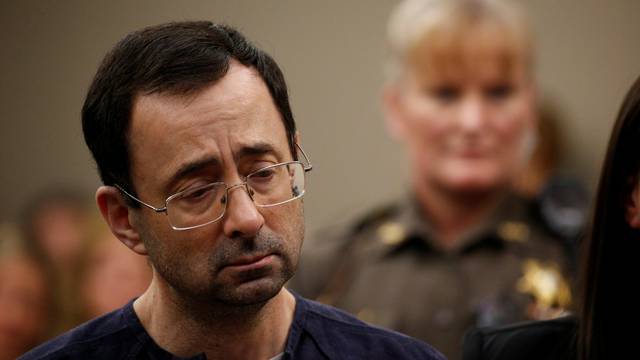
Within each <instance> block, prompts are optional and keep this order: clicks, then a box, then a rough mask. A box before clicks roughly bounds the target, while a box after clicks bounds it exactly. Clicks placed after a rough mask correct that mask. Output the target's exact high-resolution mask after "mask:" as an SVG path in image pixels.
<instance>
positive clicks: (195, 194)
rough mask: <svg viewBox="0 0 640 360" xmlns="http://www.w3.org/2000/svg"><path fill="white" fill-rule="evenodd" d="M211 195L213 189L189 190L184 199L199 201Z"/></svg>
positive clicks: (183, 196)
mask: <svg viewBox="0 0 640 360" xmlns="http://www.w3.org/2000/svg"><path fill="white" fill-rule="evenodd" d="M211 193H212V189H211V188H203V189H194V190H187V191H186V192H185V193H184V194H183V195H182V198H183V199H185V200H189V201H199V200H203V199H205V198H206V197H207V196H209V195H211Z"/></svg>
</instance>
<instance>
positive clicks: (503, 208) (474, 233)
mask: <svg viewBox="0 0 640 360" xmlns="http://www.w3.org/2000/svg"><path fill="white" fill-rule="evenodd" d="M397 209H398V210H397V211H396V212H395V213H394V215H392V216H390V217H389V218H388V219H386V220H385V221H382V222H380V223H379V224H377V229H376V230H375V237H376V241H375V242H374V243H375V245H374V244H372V246H374V247H376V248H378V251H380V252H382V253H385V254H388V253H390V252H394V251H401V249H402V248H403V247H407V246H410V245H412V243H413V245H417V246H422V247H425V248H426V249H429V250H432V251H438V252H445V253H462V252H467V251H472V250H473V249H476V248H479V247H484V246H494V247H495V246H504V245H505V243H518V242H525V241H527V240H528V237H529V235H530V234H529V233H530V231H529V227H528V225H527V222H526V217H527V213H528V202H527V201H526V200H524V199H522V198H521V197H519V196H517V195H515V194H513V193H508V194H507V195H505V196H504V197H503V199H502V200H501V201H500V203H499V205H498V206H497V207H496V209H495V211H494V212H493V213H492V214H491V215H490V216H489V218H488V219H487V221H485V222H483V223H481V224H480V225H479V226H476V227H474V228H472V229H469V231H467V232H466V233H465V234H463V235H462V237H461V238H460V240H459V241H458V243H457V246H456V247H455V248H453V249H444V248H443V247H442V246H441V245H440V244H439V243H438V242H437V240H436V238H435V236H434V232H433V228H432V226H431V224H430V223H429V220H428V219H425V217H424V216H423V212H422V209H421V208H420V204H419V203H418V200H417V198H416V197H415V195H414V194H413V193H412V194H409V195H407V196H405V197H404V198H403V199H402V200H401V201H400V202H399V203H398V207H397Z"/></svg>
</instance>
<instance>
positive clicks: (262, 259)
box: [224, 254, 275, 271]
mask: <svg viewBox="0 0 640 360" xmlns="http://www.w3.org/2000/svg"><path fill="white" fill-rule="evenodd" d="M274 259H275V255H274V254H266V255H258V256H244V257H240V258H238V259H236V260H234V261H233V262H231V263H229V264H227V265H225V266H224V267H225V268H228V269H230V270H233V271H249V270H255V269H259V268H261V267H265V266H268V265H271V264H272V263H273V261H274Z"/></svg>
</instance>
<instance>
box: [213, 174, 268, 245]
mask: <svg viewBox="0 0 640 360" xmlns="http://www.w3.org/2000/svg"><path fill="white" fill-rule="evenodd" d="M243 190H244V191H243ZM247 191H249V189H248V188H247V186H246V185H245V184H238V185H235V186H231V187H229V189H228V190H227V199H226V201H227V204H226V206H227V209H226V211H225V215H224V218H223V219H222V221H223V231H224V234H225V236H227V237H228V238H237V237H253V236H255V235H256V234H257V233H258V231H260V228H262V226H263V225H264V217H263V216H262V214H261V213H260V211H258V208H257V207H256V205H255V204H254V202H253V200H252V199H251V197H250V196H249V193H248V192H247Z"/></svg>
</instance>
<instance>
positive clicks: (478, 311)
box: [290, 196, 571, 359]
mask: <svg viewBox="0 0 640 360" xmlns="http://www.w3.org/2000/svg"><path fill="white" fill-rule="evenodd" d="M531 209H532V208H531V207H530V204H529V203H528V202H526V201H524V200H522V199H520V198H517V197H515V196H507V197H505V198H504V199H503V201H502V202H501V204H500V205H499V206H498V209H497V210H496V211H495V213H494V214H493V215H492V216H491V217H490V218H489V219H488V220H487V221H486V222H484V223H483V224H481V226H479V227H478V228H475V229H472V230H470V231H469V232H468V233H467V234H465V235H464V236H463V237H462V238H461V239H460V240H459V241H458V242H457V245H456V247H455V248H453V249H444V248H443V247H441V246H440V244H439V243H438V242H437V241H435V240H434V237H433V235H432V231H431V229H430V226H429V224H428V223H426V222H425V221H424V220H423V219H424V217H423V216H422V214H421V212H420V210H419V206H418V204H417V202H416V201H415V200H414V199H412V198H411V197H407V198H405V199H403V200H401V201H400V202H398V203H396V204H394V205H391V206H388V207H384V208H382V209H378V210H374V211H372V212H371V213H370V214H368V215H367V216H365V217H364V219H362V220H358V221H356V222H355V223H353V224H349V225H347V226H346V227H338V228H335V229H329V230H328V231H325V232H322V233H320V235H319V236H318V237H315V238H313V239H311V241H310V242H308V243H305V248H304V249H303V255H302V258H301V261H300V268H299V269H298V272H297V274H296V276H295V277H294V279H293V280H292V282H291V284H290V286H291V287H292V288H293V289H294V290H296V291H298V292H300V293H301V294H302V295H303V296H306V297H309V298H314V299H317V300H319V301H321V302H323V303H327V304H331V305H334V306H336V307H339V308H342V309H345V310H347V311H348V312H350V313H353V314H355V315H357V316H358V317H359V318H361V319H362V320H365V321H367V322H371V323H374V324H376V325H380V326H383V327H388V328H391V329H394V330H397V331H399V332H402V333H405V334H408V335H410V336H413V337H417V338H419V339H422V340H424V341H427V342H428V343H430V344H432V345H433V346H434V347H436V348H437V349H439V350H440V351H442V352H443V354H444V355H445V356H447V357H449V358H451V359H459V357H460V354H461V348H462V338H463V335H464V333H465V332H466V330H467V329H468V328H469V327H471V326H488V325H498V324H506V323H512V322H516V321H522V320H525V319H534V318H547V317H552V316H554V315H556V314H559V313H561V312H562V309H564V308H565V307H567V306H568V305H569V303H570V298H571V290H570V287H569V282H568V281H567V276H566V274H567V272H568V271H567V270H566V266H565V265H566V264H567V263H568V261H567V257H566V256H565V255H566V251H565V246H564V243H563V242H562V241H559V240H558V239H555V238H552V237H550V235H549V233H548V232H547V231H545V229H544V226H543V225H542V224H540V223H539V222H537V221H536V220H535V216H534V215H533V214H532V213H531Z"/></svg>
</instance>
